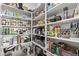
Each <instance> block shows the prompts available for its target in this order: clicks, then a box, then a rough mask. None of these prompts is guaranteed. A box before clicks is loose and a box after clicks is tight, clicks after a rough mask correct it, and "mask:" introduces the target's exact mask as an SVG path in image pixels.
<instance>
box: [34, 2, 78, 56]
mask: <svg viewBox="0 0 79 59" xmlns="http://www.w3.org/2000/svg"><path fill="white" fill-rule="evenodd" d="M64 7H68V10H70V9H73V8H76V7H77V4H76V3H72V4H71V3H69V4H68V3H61V4H57V5H56V6H54V7H53V8H51V9H49V10H47V5H46V4H45V13H44V14H40V15H39V16H37V17H36V18H35V19H33V21H38V20H41V18H44V17H45V19H44V20H45V25H44V26H45V47H43V46H41V45H39V44H38V43H36V42H34V41H33V43H34V44H35V45H37V46H39V47H40V48H42V49H43V50H45V51H47V52H48V53H49V54H51V55H52V53H51V52H50V51H48V50H47V39H48V38H50V39H55V40H59V41H64V42H68V43H72V44H73V46H76V47H79V46H78V44H79V38H69V39H67V38H62V37H51V36H48V35H47V27H48V25H54V24H61V25H65V24H67V23H71V22H77V21H79V16H75V17H73V18H69V19H62V20H60V21H56V22H51V23H47V19H50V18H52V17H51V16H53V15H55V14H58V13H60V12H62V11H63V8H64ZM39 10H40V9H39ZM39 26H40V25H39ZM39 26H37V25H36V26H33V27H39ZM33 35H38V34H34V33H33ZM38 36H42V35H38ZM53 55H54V56H56V54H53Z"/></svg>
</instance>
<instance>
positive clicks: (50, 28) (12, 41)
mask: <svg viewBox="0 0 79 59" xmlns="http://www.w3.org/2000/svg"><path fill="white" fill-rule="evenodd" d="M18 5H19V4H18ZM18 5H15V4H1V5H0V9H1V10H0V34H1V35H0V55H1V56H2V55H5V56H14V55H15V56H79V4H78V3H40V4H38V7H36V8H35V9H34V10H33V9H32V10H28V9H26V8H25V7H22V4H21V7H18ZM16 6H17V8H16Z"/></svg>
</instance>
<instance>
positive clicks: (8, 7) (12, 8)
mask: <svg viewBox="0 0 79 59" xmlns="http://www.w3.org/2000/svg"><path fill="white" fill-rule="evenodd" d="M1 6H2V7H3V8H6V9H9V10H16V11H19V12H22V13H27V14H28V15H30V14H31V12H29V11H26V10H20V9H18V8H15V7H13V6H9V5H5V4H2V5H1Z"/></svg>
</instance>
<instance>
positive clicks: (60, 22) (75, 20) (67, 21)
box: [47, 16, 79, 25]
mask: <svg viewBox="0 0 79 59" xmlns="http://www.w3.org/2000/svg"><path fill="white" fill-rule="evenodd" d="M77 21H79V17H78V16H77V17H73V18H69V19H63V20H60V21H56V22H51V23H48V24H47V25H52V24H64V23H70V22H77Z"/></svg>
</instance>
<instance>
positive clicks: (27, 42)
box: [2, 42, 31, 48]
mask: <svg viewBox="0 0 79 59" xmlns="http://www.w3.org/2000/svg"><path fill="white" fill-rule="evenodd" d="M30 43H31V42H26V43H20V44H14V45H8V46H3V47H2V48H7V47H10V46H12V47H15V46H17V45H27V44H30Z"/></svg>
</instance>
